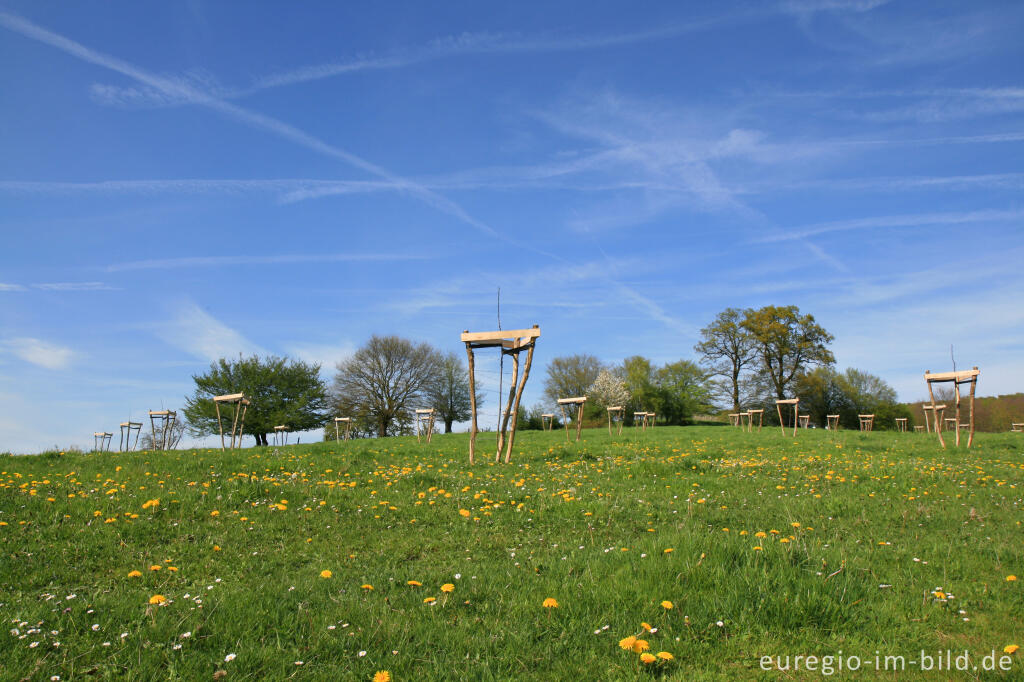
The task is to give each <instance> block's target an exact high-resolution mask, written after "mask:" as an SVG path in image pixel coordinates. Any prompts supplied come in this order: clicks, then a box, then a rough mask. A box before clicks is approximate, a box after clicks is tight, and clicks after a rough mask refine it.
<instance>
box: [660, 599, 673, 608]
mask: <svg viewBox="0 0 1024 682" xmlns="http://www.w3.org/2000/svg"><path fill="white" fill-rule="evenodd" d="M661 608H663V609H671V608H672V602H670V601H669V600H668V599H666V600H665V601H663V602H661Z"/></svg>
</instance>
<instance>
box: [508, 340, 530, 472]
mask: <svg viewBox="0 0 1024 682" xmlns="http://www.w3.org/2000/svg"><path fill="white" fill-rule="evenodd" d="M534 347H535V344H533V343H531V344H530V347H529V349H528V350H527V351H526V363H525V364H524V365H523V378H522V379H520V380H519V387H518V388H517V389H516V400H515V403H514V404H513V405H512V412H513V414H515V417H514V418H513V419H512V431H511V432H510V433H509V435H508V449H507V450H506V451H505V464H508V463H509V462H511V461H512V446H513V445H515V442H516V426H517V424H518V423H519V402H520V401H521V400H522V399H523V390H524V389H525V388H526V380H527V379H528V378H529V377H530V367H531V366H532V365H533V349H534ZM516 366H517V367H518V366H519V354H518V353H516Z"/></svg>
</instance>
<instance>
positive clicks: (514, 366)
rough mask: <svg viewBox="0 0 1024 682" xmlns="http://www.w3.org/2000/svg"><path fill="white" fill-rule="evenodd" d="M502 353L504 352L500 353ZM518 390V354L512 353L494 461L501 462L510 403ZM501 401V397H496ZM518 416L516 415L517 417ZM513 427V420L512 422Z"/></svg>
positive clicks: (510, 409)
mask: <svg viewBox="0 0 1024 682" xmlns="http://www.w3.org/2000/svg"><path fill="white" fill-rule="evenodd" d="M502 352H504V351H502ZM518 388H519V353H512V385H511V386H509V387H508V401H506V403H505V413H504V414H503V415H502V416H501V420H500V421H501V426H500V428H499V429H498V449H497V451H496V452H495V453H494V461H495V462H500V461H501V453H502V450H503V449H504V447H505V434H506V433H507V432H508V420H509V419H510V418H512V413H511V411H512V401H513V400H515V397H516V390H517V389H518ZM498 400H501V396H498ZM517 416H518V415H517ZM512 424H513V426H514V425H515V420H514V419H513V422H512Z"/></svg>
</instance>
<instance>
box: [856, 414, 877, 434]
mask: <svg viewBox="0 0 1024 682" xmlns="http://www.w3.org/2000/svg"><path fill="white" fill-rule="evenodd" d="M857 418H858V419H860V430H861V431H871V430H872V428H873V427H874V425H875V415H873V414H858V415H857Z"/></svg>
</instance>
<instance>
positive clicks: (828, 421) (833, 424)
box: [825, 414, 839, 431]
mask: <svg viewBox="0 0 1024 682" xmlns="http://www.w3.org/2000/svg"><path fill="white" fill-rule="evenodd" d="M825 426H827V427H828V429H829V430H830V431H838V430H839V415H838V414H826V415H825Z"/></svg>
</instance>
